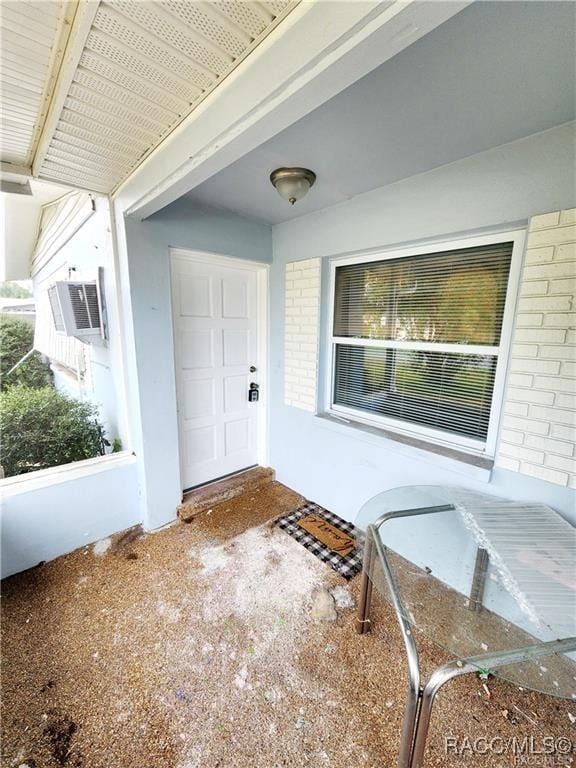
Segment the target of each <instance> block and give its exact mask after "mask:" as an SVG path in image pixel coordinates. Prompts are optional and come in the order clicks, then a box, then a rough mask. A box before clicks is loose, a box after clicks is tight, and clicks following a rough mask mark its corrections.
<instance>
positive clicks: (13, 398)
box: [0, 386, 105, 477]
mask: <svg viewBox="0 0 576 768" xmlns="http://www.w3.org/2000/svg"><path fill="white" fill-rule="evenodd" d="M0 428H1V429H2V455H1V457H0V461H1V463H2V466H3V467H4V474H5V475H6V477H8V476H10V475H21V474H23V473H25V472H34V471H35V470H37V469H46V468H47V467H56V466H59V465H60V464H68V463H69V462H72V461H80V460H81V459H90V458H92V457H93V456H99V455H102V454H103V453H104V445H105V440H104V430H103V429H102V427H101V425H100V424H99V423H98V420H97V410H96V408H95V407H94V406H93V405H91V404H89V403H82V402H80V401H79V400H74V399H73V398H70V397H67V396H66V395H63V394H62V393H61V392H58V391H57V390H56V389H53V388H52V387H44V388H43V389H32V388H30V387H24V386H18V387H10V388H9V389H7V390H6V391H4V392H2V393H0Z"/></svg>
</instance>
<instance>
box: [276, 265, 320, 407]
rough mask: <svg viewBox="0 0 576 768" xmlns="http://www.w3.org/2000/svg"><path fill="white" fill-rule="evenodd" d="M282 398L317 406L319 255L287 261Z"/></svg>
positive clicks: (307, 405) (293, 403) (292, 402)
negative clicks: (313, 257) (312, 257)
mask: <svg viewBox="0 0 576 768" xmlns="http://www.w3.org/2000/svg"><path fill="white" fill-rule="evenodd" d="M284 302H285V309H284V320H285V325H284V402H285V403H286V405H293V406H295V407H296V408H303V409H304V410H305V411H315V410H316V383H317V378H318V377H317V370H318V324H319V318H320V259H307V260H306V261H292V262H289V263H288V264H286V284H285V298H284Z"/></svg>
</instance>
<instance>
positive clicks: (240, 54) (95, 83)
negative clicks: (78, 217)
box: [34, 0, 296, 193]
mask: <svg viewBox="0 0 576 768" xmlns="http://www.w3.org/2000/svg"><path fill="white" fill-rule="evenodd" d="M295 5H296V3H294V2H288V1H287V0H276V1H274V2H248V1H246V0H242V1H241V2H240V1H239V0H231V1H229V2H227V1H226V0H211V1H210V2H202V1H200V0H199V1H196V0H106V2H100V3H98V4H96V5H94V4H92V7H93V10H94V13H93V15H92V16H91V17H90V20H89V23H88V25H87V26H86V29H85V39H84V40H82V45H81V46H80V47H78V45H79V40H80V37H79V36H77V37H76V39H75V40H73V41H72V45H71V46H69V48H70V47H74V45H75V46H76V60H74V56H73V55H72V56H71V57H70V58H71V59H72V62H73V67H74V69H73V70H72V71H70V72H68V76H67V80H66V79H65V77H66V75H63V76H62V77H61V79H60V83H59V85H60V87H61V88H62V87H63V88H64V92H63V93H61V94H60V95H59V100H58V104H57V109H54V107H53V114H51V115H50V116H49V118H48V122H47V127H46V130H45V134H44V136H43V137H42V141H41V143H40V147H39V150H38V153H37V156H36V159H35V162H34V173H35V175H37V176H38V177H39V178H43V179H47V180H50V181H55V182H60V183H64V184H69V185H72V186H75V187H80V188H83V189H87V190H92V191H95V192H104V193H107V192H112V191H113V190H114V189H115V188H116V187H117V186H118V185H119V184H120V183H121V182H122V181H123V180H124V179H125V178H126V177H127V176H128V175H129V174H130V173H131V171H133V170H134V168H135V167H136V166H137V165H138V164H139V163H140V162H141V161H142V160H143V158H144V157H146V156H147V155H148V154H149V153H150V152H151V151H152V150H153V149H154V148H155V147H157V146H158V144H159V143H160V142H161V141H162V140H163V139H164V138H165V137H166V136H167V135H168V134H169V133H170V132H171V131H172V130H173V129H174V128H175V126H177V125H178V124H179V123H180V122H181V121H182V120H183V119H184V118H185V117H186V116H187V115H188V114H189V113H190V112H191V111H192V110H193V109H194V108H195V107H196V106H197V105H198V104H199V103H200V102H201V101H202V99H203V98H204V97H205V96H206V95H207V94H208V93H209V92H210V91H211V90H212V89H213V88H214V87H215V86H217V85H218V83H219V82H221V81H222V80H223V79H224V77H226V75H228V74H229V73H230V72H231V71H232V70H233V69H234V67H236V66H237V65H238V64H239V63H240V61H242V59H243V58H244V57H245V56H246V55H247V54H248V53H250V51H252V50H253V49H254V48H255V47H256V46H257V45H258V44H259V43H260V42H261V41H262V40H263V39H264V38H265V37H266V35H267V34H268V33H269V32H270V31H271V30H272V29H273V28H274V27H275V26H276V25H277V24H278V23H279V22H280V21H281V20H282V19H283V18H284V17H285V16H286V15H287V13H288V12H289V11H290V10H292V8H293V7H294V6H295ZM84 23H86V22H84ZM72 37H73V36H72ZM73 53H74V51H72V54H73ZM68 59H69V57H68V51H67V61H66V64H65V67H66V66H68V67H70V61H69V60H68Z"/></svg>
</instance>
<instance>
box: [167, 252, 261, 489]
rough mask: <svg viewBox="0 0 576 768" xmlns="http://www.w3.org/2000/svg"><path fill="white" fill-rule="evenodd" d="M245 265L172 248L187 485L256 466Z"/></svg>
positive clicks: (254, 378)
mask: <svg viewBox="0 0 576 768" xmlns="http://www.w3.org/2000/svg"><path fill="white" fill-rule="evenodd" d="M229 262H230V264H229ZM245 265H246V263H245V262H240V263H239V264H238V265H236V264H234V260H233V259H222V258H218V257H214V259H213V261H212V262H211V261H210V257H209V256H208V257H207V256H198V257H197V258H195V257H194V255H193V254H190V256H187V255H182V253H181V252H174V253H172V311H173V315H174V346H175V357H176V361H175V362H176V389H177V397H178V421H179V430H180V468H181V473H182V474H181V476H182V486H183V488H184V489H187V488H192V487H193V486H195V485H200V484H201V483H207V482H210V481H211V480H215V479H216V478H218V477H222V476H224V475H228V474H230V473H232V472H237V471H238V470H241V469H245V468H246V467H250V466H252V465H254V464H256V463H257V444H256V436H257V418H258V402H249V400H248V391H249V388H250V383H251V382H256V383H258V367H259V363H258V359H257V351H258V339H257V326H258V316H257V313H258V301H257V273H256V270H255V268H252V267H250V266H248V267H246V266H245ZM251 368H253V369H254V370H253V371H251Z"/></svg>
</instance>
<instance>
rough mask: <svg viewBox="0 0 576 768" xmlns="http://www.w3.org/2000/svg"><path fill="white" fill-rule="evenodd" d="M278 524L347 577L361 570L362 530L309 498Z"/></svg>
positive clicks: (277, 522)
mask: <svg viewBox="0 0 576 768" xmlns="http://www.w3.org/2000/svg"><path fill="white" fill-rule="evenodd" d="M275 524H276V525H277V526H278V527H279V528H282V529H283V530H285V531H286V533H288V534H289V535H290V536H292V537H293V538H294V539H296V541H299V542H300V544H302V546H303V547H306V549H308V550H310V552H312V553H313V554H314V555H316V557H317V558H319V559H320V560H322V562H324V563H327V564H328V565H329V566H330V567H331V568H333V569H334V570H335V571H336V572H337V573H339V574H340V576H343V577H344V578H345V579H351V578H352V577H353V576H356V574H357V573H359V572H360V571H361V570H362V541H363V536H362V533H361V532H360V531H359V530H358V529H357V528H356V527H355V526H354V525H352V523H347V522H346V521H345V520H342V518H341V517H338V515H335V514H334V513H333V512H329V511H328V510H327V509H324V508H323V507H320V506H318V504H313V503H312V502H310V501H308V502H306V504H304V506H302V507H300V508H299V509H297V510H296V511H295V512H292V513H290V514H289V515H283V516H282V517H279V518H278V520H276V523H275Z"/></svg>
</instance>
